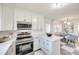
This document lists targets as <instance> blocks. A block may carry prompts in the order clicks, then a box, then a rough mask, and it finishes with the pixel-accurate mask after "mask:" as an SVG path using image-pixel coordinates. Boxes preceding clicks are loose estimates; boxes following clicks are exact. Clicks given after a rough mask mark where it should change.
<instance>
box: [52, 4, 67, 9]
mask: <svg viewBox="0 0 79 59" xmlns="http://www.w3.org/2000/svg"><path fill="white" fill-rule="evenodd" d="M65 5H67V4H65V3H54V4H52V8H62V7H64V6H65Z"/></svg>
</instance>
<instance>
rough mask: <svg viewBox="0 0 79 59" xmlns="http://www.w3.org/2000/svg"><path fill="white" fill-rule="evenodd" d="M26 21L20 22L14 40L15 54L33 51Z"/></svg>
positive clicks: (29, 30)
mask: <svg viewBox="0 0 79 59" xmlns="http://www.w3.org/2000/svg"><path fill="white" fill-rule="evenodd" d="M26 24H27V23H25V22H24V25H23V22H22V23H21V22H20V25H22V26H23V27H22V26H20V25H19V28H18V27H17V28H18V34H17V40H16V54H17V55H24V54H27V53H30V52H32V51H33V39H32V36H31V27H30V28H29V29H27V26H26ZM17 26H18V24H17Z"/></svg>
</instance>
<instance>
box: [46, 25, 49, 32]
mask: <svg viewBox="0 0 79 59" xmlns="http://www.w3.org/2000/svg"><path fill="white" fill-rule="evenodd" d="M46 33H50V24H46Z"/></svg>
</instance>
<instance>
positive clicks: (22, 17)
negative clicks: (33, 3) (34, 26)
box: [15, 8, 31, 22]
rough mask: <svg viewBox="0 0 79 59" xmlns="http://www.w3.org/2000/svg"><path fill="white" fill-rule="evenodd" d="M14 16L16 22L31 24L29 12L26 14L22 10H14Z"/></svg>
mask: <svg viewBox="0 0 79 59" xmlns="http://www.w3.org/2000/svg"><path fill="white" fill-rule="evenodd" d="M15 14H16V20H17V21H25V22H31V14H30V13H29V12H26V11H25V10H23V9H19V8H16V10H15Z"/></svg>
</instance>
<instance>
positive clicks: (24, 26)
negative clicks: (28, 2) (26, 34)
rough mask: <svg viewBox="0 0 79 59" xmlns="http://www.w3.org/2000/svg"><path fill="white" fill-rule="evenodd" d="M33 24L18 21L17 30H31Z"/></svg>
mask: <svg viewBox="0 0 79 59" xmlns="http://www.w3.org/2000/svg"><path fill="white" fill-rule="evenodd" d="M31 28H32V24H31V23H30V22H24V21H18V22H17V29H18V30H31Z"/></svg>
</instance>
